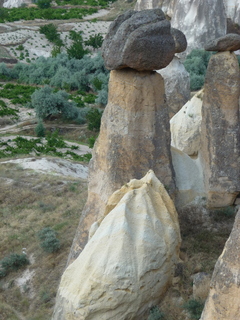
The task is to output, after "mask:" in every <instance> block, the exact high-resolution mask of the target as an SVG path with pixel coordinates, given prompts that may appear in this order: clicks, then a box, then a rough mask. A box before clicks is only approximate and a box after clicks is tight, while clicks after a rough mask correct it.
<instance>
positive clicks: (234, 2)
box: [223, 0, 240, 25]
mask: <svg viewBox="0 0 240 320" xmlns="http://www.w3.org/2000/svg"><path fill="white" fill-rule="evenodd" d="M223 2H224V6H225V10H226V15H227V17H228V19H230V20H231V21H232V22H233V24H238V25H240V3H239V0H223Z"/></svg>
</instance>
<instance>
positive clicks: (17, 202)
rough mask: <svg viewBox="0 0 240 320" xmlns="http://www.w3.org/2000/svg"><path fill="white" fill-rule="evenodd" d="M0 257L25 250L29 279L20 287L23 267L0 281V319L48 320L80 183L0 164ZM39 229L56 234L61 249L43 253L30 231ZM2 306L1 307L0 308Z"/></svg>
mask: <svg viewBox="0 0 240 320" xmlns="http://www.w3.org/2000/svg"><path fill="white" fill-rule="evenodd" d="M0 177H1V178H0V219H1V224H0V233H1V238H0V259H2V258H3V257H5V256H6V255H8V254H10V253H12V252H15V253H21V252H22V248H26V249H27V255H28V257H30V260H31V264H30V266H29V270H30V271H34V272H35V275H34V276H33V278H32V279H31V280H30V281H28V282H26V283H25V284H24V285H23V286H22V287H21V288H19V286H18V285H17V278H19V277H21V276H22V275H23V273H24V271H25V270H26V268H25V269H21V270H19V271H18V272H12V273H10V274H9V275H8V276H7V277H5V278H2V279H1V281H0V301H1V302H2V305H1V306H0V308H1V319H2V320H10V319H13V320H14V319H21V315H22V316H23V317H24V319H26V320H30V319H31V320H47V319H50V317H51V313H52V308H53V305H54V302H55V295H56V291H57V287H58V283H59V280H60V277H61V274H62V272H63V270H64V267H65V265H66V261H67V257H68V253H69V250H70V247H71V243H72V240H73V237H74V234H75V230H76V227H77V225H78V222H79V217H80V214H81V211H82V208H83V205H84V204H85V201H86V196H87V186H86V182H85V181H80V180H79V179H78V180H77V179H73V178H72V179H71V178H64V179H63V178H61V177H58V176H51V175H43V174H37V173H34V172H30V171H29V172H26V171H23V170H22V169H21V168H19V167H18V166H16V165H13V164H0ZM44 227H51V228H53V229H54V230H55V231H56V232H57V233H58V235H57V237H58V239H59V240H60V242H61V249H60V250H59V251H58V252H57V253H53V254H47V253H45V252H44V251H43V249H42V248H40V246H39V241H38V238H37V237H36V234H37V232H38V231H39V230H41V229H42V228H44ZM2 310H3V311H2Z"/></svg>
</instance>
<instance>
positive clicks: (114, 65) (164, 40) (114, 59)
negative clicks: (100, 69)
mask: <svg viewBox="0 0 240 320" xmlns="http://www.w3.org/2000/svg"><path fill="white" fill-rule="evenodd" d="M174 53H175V41H174V38H173V36H172V34H171V26H170V22H169V21H168V20H166V18H165V15H164V13H163V11H162V10H161V9H153V10H143V11H133V10H130V11H127V12H126V13H124V14H123V15H120V16H119V17H118V18H117V19H116V20H115V21H114V22H113V23H112V24H111V25H110V28H109V32H108V34H107V36H106V38H105V40H104V42H103V46H102V54H103V59H104V61H105V66H106V68H107V69H110V70H114V69H123V68H132V69H136V70H138V71H143V70H158V69H162V68H165V67H166V66H167V65H168V64H169V63H170V62H171V61H172V59H173V56H174Z"/></svg>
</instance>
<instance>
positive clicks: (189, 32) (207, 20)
mask: <svg viewBox="0 0 240 320" xmlns="http://www.w3.org/2000/svg"><path fill="white" fill-rule="evenodd" d="M237 1H238V0H231V1H229V0H191V1H189V0H181V1H177V0H173V1H169V0H163V1H161V0H159V1H155V0H138V1H137V4H136V7H135V9H136V10H143V9H151V8H161V9H162V10H163V11H164V13H166V14H167V15H168V16H170V17H171V25H172V27H174V28H177V29H179V30H181V31H182V32H183V33H184V34H185V36H186V38H187V42H188V47H187V50H186V51H185V52H184V54H181V56H182V55H184V56H185V55H186V54H188V53H190V52H191V51H192V49H196V48H200V49H202V48H204V45H205V44H206V43H207V42H208V41H209V39H216V38H218V37H221V36H223V35H225V34H226V30H227V15H226V12H229V13H230V12H231V16H236V14H237V15H239V11H238V9H236V8H237V6H238V5H237ZM224 2H225V5H226V3H227V2H228V5H227V9H225V6H224ZM230 2H234V4H233V5H232V4H231V3H230ZM233 8H234V9H233ZM235 9H236V10H237V11H236V10H235ZM233 10H234V13H233ZM234 19H235V18H234ZM234 21H235V22H236V20H234ZM239 24H240V22H239Z"/></svg>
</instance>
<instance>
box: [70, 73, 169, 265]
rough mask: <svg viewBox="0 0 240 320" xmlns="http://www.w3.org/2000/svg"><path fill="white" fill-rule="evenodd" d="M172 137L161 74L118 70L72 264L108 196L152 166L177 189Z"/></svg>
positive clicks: (91, 167) (112, 81)
mask: <svg viewBox="0 0 240 320" xmlns="http://www.w3.org/2000/svg"><path fill="white" fill-rule="evenodd" d="M170 139H171V138H170V129H169V115H168V107H167V104H166V101H165V90H164V81H163V78H162V77H161V75H159V74H158V73H156V72H152V71H145V72H138V71H136V70H131V69H123V70H115V71H112V72H111V73H110V81H109V95H108V104H107V106H106V108H105V110H104V113H103V116H102V122H101V129H100V134H99V137H98V139H97V141H96V143H95V145H94V149H93V157H92V160H91V162H90V165H89V187H88V200H87V204H86V206H85V209H84V211H83V213H82V216H81V220H80V223H79V227H78V229H77V232H76V236H75V239H74V242H73V246H72V249H71V253H70V257H69V262H72V261H74V260H75V259H76V258H77V256H78V255H79V253H80V252H81V250H82V249H83V248H84V246H85V244H86V242H87V239H88V231H89V229H90V226H91V225H92V224H93V223H94V222H96V221H97V220H99V219H101V218H102V217H103V216H104V212H105V209H106V204H107V201H108V198H109V197H110V196H111V195H112V194H113V192H114V191H116V190H118V189H119V188H121V186H122V185H124V184H125V183H127V182H128V181H130V179H140V178H142V177H143V176H144V175H145V174H146V173H147V172H148V170H149V169H152V170H153V171H154V172H155V174H156V176H157V177H158V178H159V179H160V181H161V182H162V183H163V184H164V185H165V186H166V187H168V190H169V191H170V193H171V194H173V193H174V191H175V183H174V172H173V167H172V160H171V152H170Z"/></svg>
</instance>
